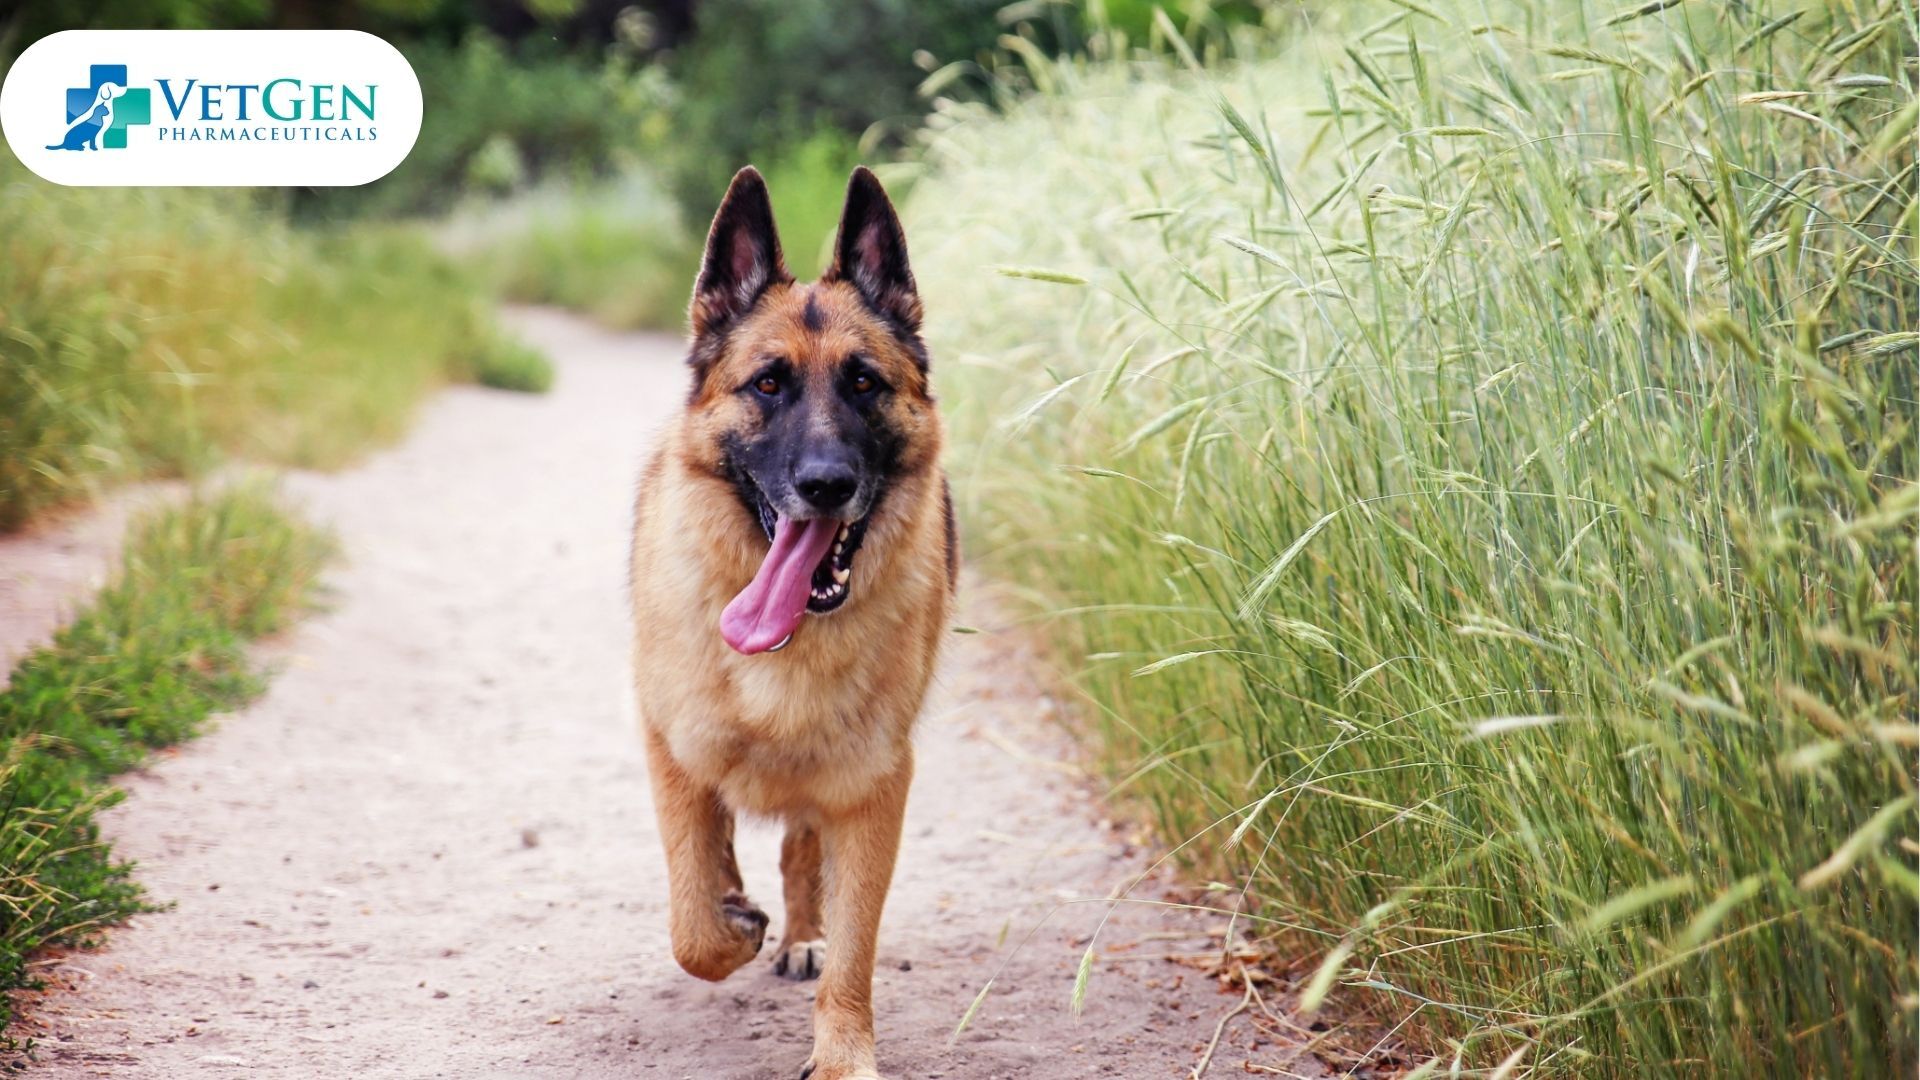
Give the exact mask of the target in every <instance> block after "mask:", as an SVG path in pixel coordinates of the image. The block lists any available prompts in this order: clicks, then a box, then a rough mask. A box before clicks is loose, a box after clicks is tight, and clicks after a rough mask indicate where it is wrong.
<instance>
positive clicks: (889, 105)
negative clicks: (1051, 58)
mask: <svg viewBox="0 0 1920 1080" xmlns="http://www.w3.org/2000/svg"><path fill="white" fill-rule="evenodd" d="M1001 7H1002V4H1001V2H1000V0H942V2H939V3H928V2H922V0H854V2H849V3H840V4H793V3H787V2H785V0H702V3H700V4H699V5H698V6H697V7H696V8H695V9H694V24H695V32H694V35H693V38H692V40H691V41H690V42H689V43H688V44H687V45H685V46H683V47H682V48H680V49H679V50H677V53H676V55H674V56H672V57H671V58H670V67H671V68H672V71H673V73H674V75H675V76H676V79H677V81H678V90H677V93H676V94H675V96H674V100H673V105H672V109H673V115H674V130H675V132H676V133H677V134H678V136H679V137H678V138H676V139H675V140H674V141H673V143H671V144H668V145H664V146H662V147H661V148H660V153H659V154H658V155H656V158H655V160H656V161H658V162H659V163H660V165H661V166H662V168H663V170H664V172H665V174H666V177H667V182H668V188H669V190H670V191H671V192H672V193H673V195H674V197H675V198H676V199H677V200H678V201H679V203H680V205H681V207H682V209H683V210H684V211H685V212H686V214H687V216H688V218H689V219H690V220H693V219H698V220H700V221H701V222H702V223H703V224H704V223H705V221H706V219H707V218H708V217H709V216H710V215H711V214H712V213H713V208H714V207H715V206H716V205H717V204H718V203H719V199H720V193H721V192H723V191H725V190H726V185H727V179H728V178H729V177H730V176H732V175H733V172H734V170H735V169H738V168H739V167H740V166H742V165H746V164H749V163H753V164H758V165H760V167H761V169H762V170H763V171H765V170H766V167H767V163H768V162H769V161H770V160H772V159H776V158H784V157H787V156H789V155H791V154H793V152H794V148H795V147H797V146H799V145H801V144H802V143H804V142H806V141H807V140H809V139H813V138H817V137H818V135H817V133H819V132H823V131H832V132H837V133H841V134H842V135H843V136H844V137H845V138H846V139H848V140H851V139H852V138H853V137H855V136H857V135H859V134H860V133H862V132H866V131H867V130H868V129H869V128H870V127H872V126H874V125H876V124H878V125H881V126H882V127H883V128H891V129H892V131H893V133H894V134H895V135H896V136H905V135H906V134H908V133H910V132H911V131H913V130H914V129H915V128H916V127H918V124H919V120H920V116H921V114H922V113H923V112H924V108H923V103H922V102H921V101H920V99H919V97H918V96H917V95H916V93H915V87H917V86H918V85H919V83H920V81H921V79H922V78H923V77H924V76H925V72H924V71H923V70H922V69H921V67H920V66H919V65H917V64H916V63H915V60H914V56H915V53H916V52H925V53H927V54H929V55H931V56H934V57H937V58H939V59H940V60H966V59H969V58H971V57H972V56H973V55H974V54H976V53H977V52H979V51H981V50H983V49H987V48H990V47H991V46H992V45H993V42H994V40H995V38H996V37H997V36H998V35H999V34H1000V33H1001V32H1002V28H1001V25H1000V23H999V21H998V20H997V19H996V18H995V12H996V11H997V10H999V9H1000V8H1001ZM848 157H849V158H850V157H851V155H848ZM848 163H849V164H851V161H849V162H848ZM845 178H846V177H845V172H844V170H843V171H842V173H841V180H842V181H843V183H844V181H845ZM769 187H771V188H772V190H773V194H774V198H775V199H776V200H777V199H779V198H780V189H779V188H778V187H775V186H773V185H769ZM776 209H778V206H776ZM837 209H838V206H837V204H836V210H837Z"/></svg>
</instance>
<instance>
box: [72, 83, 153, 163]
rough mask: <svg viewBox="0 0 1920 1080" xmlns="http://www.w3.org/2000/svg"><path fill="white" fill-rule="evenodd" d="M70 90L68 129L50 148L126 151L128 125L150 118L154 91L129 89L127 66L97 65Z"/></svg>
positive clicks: (146, 120)
mask: <svg viewBox="0 0 1920 1080" xmlns="http://www.w3.org/2000/svg"><path fill="white" fill-rule="evenodd" d="M87 75H88V79H87V85H86V86H75V87H70V88H69V89H68V90H67V130H66V132H65V133H64V134H63V135H62V137H61V139H60V141H59V142H57V143H54V144H53V145H51V146H49V147H47V149H49V150H100V149H107V150H125V149H126V148H127V128H128V127H129V126H131V125H134V124H145V123H148V122H149V121H150V120H151V118H152V117H151V108H150V106H151V104H152V101H153V94H152V92H151V91H148V90H144V89H142V90H129V89H128V88H127V65H125V64H95V65H93V67H92V68H90V69H89V70H88V72H87Z"/></svg>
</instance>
